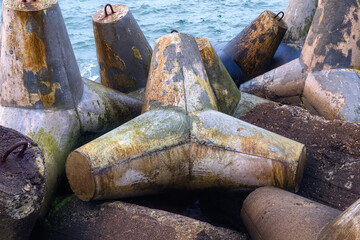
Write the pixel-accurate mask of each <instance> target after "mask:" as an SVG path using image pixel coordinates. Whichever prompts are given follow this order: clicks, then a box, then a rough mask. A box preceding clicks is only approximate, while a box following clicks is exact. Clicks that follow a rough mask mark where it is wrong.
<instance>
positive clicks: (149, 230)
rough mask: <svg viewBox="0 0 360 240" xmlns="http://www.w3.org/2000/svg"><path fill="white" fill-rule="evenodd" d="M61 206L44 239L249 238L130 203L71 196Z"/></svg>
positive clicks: (43, 235) (51, 220) (49, 222)
mask: <svg viewBox="0 0 360 240" xmlns="http://www.w3.org/2000/svg"><path fill="white" fill-rule="evenodd" d="M61 205H62V206H61V208H59V209H57V210H56V211H53V212H51V214H50V216H49V218H48V224H47V226H45V228H44V231H43V232H42V236H41V237H42V238H43V239H99V238H111V239H124V240H128V239H149V240H158V239H164V240H167V239H179V240H183V239H227V240H232V239H234V240H235V239H237V240H245V239H249V237H248V236H247V235H246V234H244V233H239V232H236V231H233V230H229V229H225V228H222V227H215V226H213V225H211V224H209V223H205V222H201V221H198V220H195V219H192V218H188V217H184V216H181V215H178V214H174V213H170V212H165V211H162V210H157V209H151V208H147V207H142V206H137V205H135V204H130V203H123V202H108V203H89V202H82V201H80V200H79V199H77V198H76V197H75V196H73V197H70V198H67V199H65V200H64V201H63V203H61Z"/></svg>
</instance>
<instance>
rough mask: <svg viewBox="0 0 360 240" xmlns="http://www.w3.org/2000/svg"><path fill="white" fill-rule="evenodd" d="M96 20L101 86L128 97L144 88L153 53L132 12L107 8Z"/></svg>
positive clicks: (125, 9)
mask: <svg viewBox="0 0 360 240" xmlns="http://www.w3.org/2000/svg"><path fill="white" fill-rule="evenodd" d="M110 7H111V9H110ZM105 11H106V13H105ZM112 11H113V12H112ZM92 20H93V26H94V35H95V43H96V50H97V57H98V62H99V66H100V76H101V83H102V84H103V85H105V86H107V87H110V88H113V89H116V90H119V91H121V92H124V93H128V92H131V91H134V90H137V89H139V88H144V87H145V86H146V81H147V77H148V73H149V67H150V61H151V54H152V50H151V47H150V45H149V43H148V41H147V40H146V38H145V36H144V34H143V33H142V31H141V29H140V27H139V25H138V24H137V22H136V20H135V18H134V17H133V15H132V14H131V12H130V10H129V8H128V7H127V6H125V5H113V6H111V5H110V6H109V5H106V6H105V9H100V10H98V11H97V12H96V13H95V14H94V16H93V18H92Z"/></svg>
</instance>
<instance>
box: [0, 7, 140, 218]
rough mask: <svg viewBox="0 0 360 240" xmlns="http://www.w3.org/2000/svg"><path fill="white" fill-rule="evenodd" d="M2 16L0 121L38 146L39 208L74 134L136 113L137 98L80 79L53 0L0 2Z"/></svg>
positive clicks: (105, 126)
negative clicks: (42, 177) (42, 189)
mask: <svg viewBox="0 0 360 240" xmlns="http://www.w3.org/2000/svg"><path fill="white" fill-rule="evenodd" d="M2 16H3V17H2V25H1V43H2V44H1V51H0V52H1V59H0V66H1V69H2V71H1V80H0V89H1V90H0V91H1V94H0V124H1V125H3V126H5V127H9V128H13V129H15V130H17V131H19V132H20V133H22V134H24V135H26V136H29V137H31V138H32V139H33V140H34V142H36V143H37V144H38V145H39V148H40V149H41V150H42V151H43V153H44V157H45V165H46V168H45V169H46V175H47V178H46V194H45V200H44V201H45V202H44V204H43V207H44V209H43V212H42V213H45V209H46V207H47V206H48V203H49V201H50V199H51V197H52V196H53V195H54V193H55V192H56V189H57V186H58V183H59V182H60V181H61V179H62V178H63V176H64V174H63V173H64V165H65V160H66V157H67V156H68V154H69V153H70V152H71V150H73V149H74V148H75V146H76V145H77V143H78V141H79V139H81V138H82V137H84V136H88V134H89V133H104V132H106V131H109V130H111V129H112V128H114V127H117V126H118V125H120V124H122V123H124V122H126V121H128V120H130V119H132V118H133V117H135V116H137V115H139V114H140V112H141V101H138V100H136V99H133V98H131V97H128V96H126V95H125V94H122V93H119V92H116V91H115V90H112V89H110V88H106V87H104V86H102V85H100V84H96V83H93V82H91V81H90V80H85V79H82V78H81V75H80V71H79V68H78V65H77V63H76V60H75V56H74V52H73V50H72V47H71V43H70V40H69V37H68V34H67V31H66V27H65V23H64V20H63V17H62V15H61V10H60V7H59V4H58V2H57V1H56V0H46V1H27V2H22V1H20V0H19V1H3V7H2ZM88 141H89V140H88ZM42 215H43V214H42Z"/></svg>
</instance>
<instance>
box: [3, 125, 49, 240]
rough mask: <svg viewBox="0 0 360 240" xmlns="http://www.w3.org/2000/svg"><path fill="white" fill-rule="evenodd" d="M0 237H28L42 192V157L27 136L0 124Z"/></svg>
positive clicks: (42, 196) (37, 212)
mask: <svg viewBox="0 0 360 240" xmlns="http://www.w3.org/2000/svg"><path fill="white" fill-rule="evenodd" d="M0 139H1V140H0V159H1V161H0V238H1V239H2V240H6V239H28V238H29V236H30V233H31V230H32V229H33V227H34V225H35V222H36V219H37V217H38V216H39V213H40V207H41V204H42V202H43V200H44V195H45V179H46V174H45V159H44V155H43V154H42V152H41V150H40V148H39V147H38V146H37V144H36V143H34V142H33V141H32V140H31V139H30V138H28V137H26V136H24V135H22V134H20V133H19V132H17V131H15V130H13V129H9V128H5V127H2V126H0Z"/></svg>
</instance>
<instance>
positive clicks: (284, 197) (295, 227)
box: [241, 187, 360, 240]
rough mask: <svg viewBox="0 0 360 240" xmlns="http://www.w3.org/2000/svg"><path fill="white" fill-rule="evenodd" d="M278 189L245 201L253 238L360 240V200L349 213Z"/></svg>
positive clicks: (246, 219)
mask: <svg viewBox="0 0 360 240" xmlns="http://www.w3.org/2000/svg"><path fill="white" fill-rule="evenodd" d="M340 213H341V212H340V211H339V210H336V209H333V208H330V207H327V206H325V205H322V204H320V203H317V202H314V201H311V200H309V199H306V198H303V197H300V196H297V195H295V194H293V193H289V192H286V191H284V190H281V189H278V188H274V187H262V188H259V189H257V190H255V191H254V192H252V193H251V194H250V195H249V196H248V197H247V198H246V200H245V202H244V204H243V207H242V210H241V217H242V219H243V221H244V223H245V225H246V227H247V229H248V230H249V233H250V236H251V238H252V239H254V240H256V239H262V240H266V239H278V240H292V239H294V240H295V239H304V240H316V239H324V240H325V239H326V240H332V239H334V240H335V239H342V240H357V239H360V222H359V217H360V200H358V201H357V202H355V203H354V204H353V205H351V206H350V207H349V208H348V209H347V210H346V211H345V212H343V213H342V214H340Z"/></svg>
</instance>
